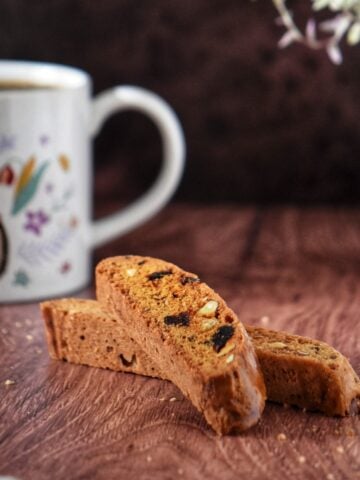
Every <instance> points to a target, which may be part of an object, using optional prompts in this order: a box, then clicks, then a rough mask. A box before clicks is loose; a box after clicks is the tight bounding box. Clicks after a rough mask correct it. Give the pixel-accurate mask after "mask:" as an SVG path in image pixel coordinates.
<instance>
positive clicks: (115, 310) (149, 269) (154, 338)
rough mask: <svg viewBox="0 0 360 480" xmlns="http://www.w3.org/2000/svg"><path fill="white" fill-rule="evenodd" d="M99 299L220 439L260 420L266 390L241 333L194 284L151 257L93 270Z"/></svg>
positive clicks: (219, 303)
mask: <svg viewBox="0 0 360 480" xmlns="http://www.w3.org/2000/svg"><path fill="white" fill-rule="evenodd" d="M96 288H97V297H98V300H99V301H100V302H101V303H102V304H103V306H104V307H105V308H107V309H108V310H109V311H110V312H111V313H112V314H113V315H115V316H116V318H117V319H118V321H119V324H122V325H123V326H124V327H125V328H126V331H127V333H128V335H129V336H130V337H131V338H133V339H134V340H135V341H136V342H137V344H138V346H140V347H141V348H142V349H143V351H144V352H145V353H146V354H147V355H148V356H150V357H151V358H152V360H153V361H154V363H155V365H156V366H157V367H158V369H159V371H160V372H163V374H164V376H166V377H167V378H168V379H170V380H171V381H172V382H173V383H174V384H175V385H177V386H178V387H179V388H180V390H181V391H182V392H183V393H184V395H185V396H187V397H188V398H189V399H190V400H191V401H192V403H193V404H194V405H195V407H197V408H198V410H199V411H200V412H202V413H203V414H204V416H205V418H206V420H207V421H208V423H209V424H210V425H211V426H212V427H213V429H214V430H215V431H216V432H218V433H219V434H224V433H228V432H230V431H234V430H245V429H246V428H249V427H250V426H252V425H254V424H255V423H256V422H257V421H258V420H259V418H260V415H261V413H262V411H263V408H264V404H265V386H264V381H263V377H262V374H261V371H260V370H259V367H258V363H257V358H256V355H255V352H254V348H253V346H252V344H251V341H250V339H249V337H248V335H247V333H246V330H245V328H244V326H243V325H242V324H241V322H240V321H239V320H238V318H237V317H236V315H235V314H234V312H233V311H232V310H230V308H229V307H228V306H227V305H226V304H225V302H224V300H223V299H222V298H221V297H220V296H219V295H217V294H216V293H215V292H214V291H213V290H212V289H211V288H210V287H208V286H207V285H205V284H204V283H202V282H201V281H200V280H199V278H198V277H197V276H196V275H194V274H192V273H188V272H185V271H184V270H181V269H180V268H178V267H177V266H175V265H173V264H171V263H168V262H165V261H163V260H158V259H154V258H150V257H137V256H126V257H113V258H109V259H106V260H103V261H102V262H100V263H99V265H98V266H97V268H96Z"/></svg>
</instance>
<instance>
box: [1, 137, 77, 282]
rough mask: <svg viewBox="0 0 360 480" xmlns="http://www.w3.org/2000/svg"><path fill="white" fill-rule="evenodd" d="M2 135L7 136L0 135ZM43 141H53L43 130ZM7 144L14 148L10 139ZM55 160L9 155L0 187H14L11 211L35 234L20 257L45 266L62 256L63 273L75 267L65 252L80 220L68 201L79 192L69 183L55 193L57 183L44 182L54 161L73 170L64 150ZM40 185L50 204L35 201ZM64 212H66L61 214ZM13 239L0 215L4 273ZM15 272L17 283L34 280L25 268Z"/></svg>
mask: <svg viewBox="0 0 360 480" xmlns="http://www.w3.org/2000/svg"><path fill="white" fill-rule="evenodd" d="M1 138H5V137H1V135H0V139H1ZM39 142H40V144H41V146H42V147H46V145H47V144H48V143H49V142H50V137H49V136H48V135H47V134H42V135H41V136H40V137H39ZM12 145H13V143H12ZM0 146H1V145H0ZM7 146H8V148H10V143H9V142H8V143H7ZM55 161H56V163H55ZM55 161H54V162H51V161H50V160H49V159H46V160H44V161H42V162H41V161H39V160H38V158H37V157H36V156H35V155H31V156H30V157H28V158H27V160H26V161H25V162H23V161H21V159H19V158H18V157H15V156H14V157H11V158H8V159H7V160H6V163H5V164H3V167H2V168H0V187H1V186H4V187H6V188H9V189H10V190H9V195H13V203H12V207H11V210H10V213H11V215H12V216H13V217H17V216H20V221H22V228H23V230H24V232H26V233H27V234H28V235H29V236H32V237H33V238H34V240H33V241H31V240H30V241H29V240H27V239H26V237H24V240H23V241H22V242H21V243H20V245H19V246H18V248H17V255H18V258H19V259H22V261H23V262H24V264H27V265H28V266H30V267H31V268H33V267H44V266H46V265H48V264H51V263H52V262H54V261H55V260H57V261H58V258H59V257H60V267H56V264H55V265H54V268H55V269H59V271H60V273H62V274H67V273H69V272H70V271H71V270H72V264H71V262H70V261H69V260H65V259H64V260H62V261H61V253H62V251H63V250H64V249H65V248H66V246H67V245H68V242H69V240H70V239H71V237H72V236H73V233H74V231H75V229H76V228H77V226H78V223H79V220H78V218H77V216H75V215H74V214H72V213H71V212H69V213H67V212H66V211H67V209H68V202H69V201H70V200H71V198H72V197H73V195H74V193H75V189H74V187H73V186H72V185H65V186H64V189H63V191H62V192H61V193H60V194H59V195H56V196H55V195H54V194H55V187H56V186H55V185H54V183H52V182H51V180H49V178H48V179H47V181H46V182H43V179H45V172H46V171H47V169H48V167H49V166H50V164H51V163H52V164H53V165H56V164H57V165H58V168H60V169H61V170H62V171H63V172H64V174H65V175H67V173H68V172H69V170H70V168H71V161H70V158H69V156H68V155H66V154H64V153H61V154H59V155H58V156H57V157H56V160H55ZM40 189H41V190H42V191H43V192H45V193H46V194H47V195H49V205H46V207H41V208H39V207H38V206H36V203H34V202H33V200H35V199H36V194H37V193H38V191H39V190H40ZM32 205H33V207H32ZM26 207H28V208H26ZM34 207H35V208H34ZM60 212H63V213H62V216H60V217H59V215H60ZM64 212H66V217H67V220H66V219H65V218H63V215H64ZM56 219H58V220H57V223H58V227H57V228H56V229H55V230H54V228H51V229H50V230H49V232H48V234H47V235H46V230H45V229H46V227H47V226H48V225H50V224H51V223H52V222H54V221H55V220H56ZM29 238H30V237H29ZM10 241H11V240H10V239H9V237H8V235H7V233H6V229H5V225H4V224H3V223H2V222H1V216H0V277H1V276H2V275H3V274H4V273H5V271H6V267H7V264H8V256H9V248H10ZM58 265H59V264H58ZM13 275H14V277H13V284H14V285H17V286H20V287H27V285H28V284H29V283H30V282H31V279H30V276H29V274H28V273H27V271H26V269H24V268H20V269H18V270H16V271H14V273H13Z"/></svg>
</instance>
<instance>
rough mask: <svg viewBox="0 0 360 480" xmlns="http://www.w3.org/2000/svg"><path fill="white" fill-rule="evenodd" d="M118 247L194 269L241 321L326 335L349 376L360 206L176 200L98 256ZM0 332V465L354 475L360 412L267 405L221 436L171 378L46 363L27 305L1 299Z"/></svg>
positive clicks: (43, 474) (24, 469) (359, 265)
mask: <svg viewBox="0 0 360 480" xmlns="http://www.w3.org/2000/svg"><path fill="white" fill-rule="evenodd" d="M125 253H138V254H147V255H152V256H159V257H163V258H166V259H168V260H171V261H173V262H175V263H178V264H180V265H181V266H183V267H184V268H186V269H188V270H192V271H195V272H196V273H198V274H199V275H200V276H201V278H202V279H203V280H205V281H206V282H207V283H209V284H210V285H212V286H213V287H214V288H215V289H216V290H218V291H219V293H221V294H222V295H223V296H224V297H225V299H226V300H227V301H228V302H229V304H230V306H231V307H232V308H233V309H234V310H235V311H236V313H238V314H239V316H240V318H241V319H242V320H243V321H244V322H247V323H251V324H260V325H263V326H269V327H272V328H276V329H284V330H288V331H291V332H294V333H298V334H306V335H309V336H313V337H316V338H319V339H321V340H325V341H327V342H329V343H331V344H332V345H334V346H335V347H336V348H337V349H339V350H340V351H341V352H342V353H344V354H345V355H346V356H347V357H349V358H350V361H351V362H352V364H353V366H354V368H355V370H356V371H357V373H360V326H359V325H360V211H358V210H356V209H330V208H317V209H315V208H311V209H295V208H271V209H258V208H251V207H249V208H240V207H238V206H218V207H205V206H191V205H175V206H174V205H173V206H170V207H168V208H167V209H165V210H164V211H163V212H162V213H161V214H160V215H158V216H157V217H156V218H155V219H153V220H152V221H151V222H149V223H148V224H147V225H145V226H143V227H141V228H140V229H138V230H137V231H135V232H133V233H131V234H129V235H127V236H125V237H123V238H121V239H119V240H117V241H116V242H113V243H112V244H110V245H108V246H106V247H105V248H102V249H100V250H98V251H97V252H96V260H98V259H100V258H102V257H104V256H108V255H114V254H125ZM79 295H81V296H83V297H91V296H92V295H93V289H92V288H88V289H86V290H85V291H83V292H80V294H79ZM0 329H1V335H0V398H1V403H0V474H3V475H5V474H7V475H13V476H16V477H17V478H19V479H23V480H27V479H29V480H30V479H31V480H35V479H36V480H42V479H52V480H60V479H61V480H63V479H64V480H65V479H66V480H68V479H71V480H72V479H96V480H100V479H101V480H102V479H104V480H105V479H106V480H111V479H121V478H124V479H154V478H156V479H177V478H178V479H185V478H188V479H206V480H212V479H221V480H227V479H238V478H244V479H247V480H252V479H271V480H277V479H281V480H287V479H289V480H290V479H291V480H294V479H303V478H306V479H309V480H311V479H314V480H315V479H316V480H318V479H326V480H337V479H345V478H346V479H357V478H360V423H359V417H352V418H344V419H339V418H327V417H325V416H323V415H321V414H316V413H307V412H303V411H301V410H297V409H294V408H286V407H284V406H280V405H276V404H270V403H269V404H268V405H267V406H266V409H265V412H264V414H263V416H262V418H261V420H260V422H259V423H258V425H257V426H255V427H254V428H252V429H250V430H248V431H247V432H245V433H243V434H241V435H238V436H225V437H223V438H219V437H217V436H216V435H215V434H214V433H213V432H212V431H211V429H210V428H209V427H208V426H207V425H206V423H205V421H204V419H203V418H202V416H201V415H200V414H199V413H198V412H197V411H196V410H195V408H194V407H193V406H192V405H191V404H190V402H189V401H188V400H186V399H185V398H184V397H183V396H182V395H181V393H180V392H179V391H178V390H177V388H176V387H175V386H173V385H172V384H171V383H169V382H165V381H160V380H156V379H148V378H143V377H140V376H135V375H131V374H122V373H114V372H110V371H107V370H97V369H93V368H88V367H82V366H76V365H71V364H68V363H63V362H57V361H52V360H50V359H49V357H48V355H47V351H46V346H45V343H44V334H43V327H42V320H41V318H40V315H39V310H38V306H37V304H35V303H34V304H27V305H24V304H23V305H4V306H2V307H0ZM7 379H10V380H13V381H14V382H15V383H14V384H13V385H9V386H5V383H4V382H5V381H6V380H7ZM174 398H175V399H176V400H175V401H174V400H173V399H174ZM279 434H284V435H280V436H279Z"/></svg>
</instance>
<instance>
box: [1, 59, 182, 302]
mask: <svg viewBox="0 0 360 480" xmlns="http://www.w3.org/2000/svg"><path fill="white" fill-rule="evenodd" d="M125 109H135V110H139V111H141V112H143V113H145V114H146V115H148V116H149V117H150V118H151V119H152V120H153V121H154V123H155V124H156V125H157V127H158V128H159V130H160V134H161V137H162V141H163V167H162V170H161V172H160V174H159V176H158V178H157V179H156V181H155V183H154V185H153V186H152V187H151V188H150V190H149V191H147V192H146V193H145V194H143V196H142V197H140V198H139V199H138V200H137V201H135V202H134V203H133V204H131V205H130V206H128V207H126V208H125V209H124V210H122V211H121V212H119V213H116V214H114V215H111V216H110V217H108V218H105V219H102V220H100V221H97V222H92V220H91V213H92V202H91V199H92V162H91V150H92V148H91V140H92V138H93V136H94V135H96V134H97V132H98V131H99V129H100V127H101V125H102V124H103V122H104V120H106V118H107V117H108V116H109V115H111V114H112V113H114V112H117V111H120V110H125ZM184 151H185V147H184V137H183V132H182V129H181V126H180V124H179V122H178V120H177V118H176V115H175V114H174V112H173V111H172V109H171V108H170V107H169V106H168V105H167V104H166V103H165V102H164V100H162V99H161V98H160V97H158V96H157V95H155V94H153V93H150V92H148V91H146V90H143V89H141V88H137V87H132V86H121V87H115V88H112V89H110V90H108V91H105V92H103V93H101V94H100V95H98V96H97V97H96V98H95V99H92V98H91V79H90V77H89V75H88V74H86V73H85V72H83V71H81V70H77V69H74V68H71V67H66V66H61V65H53V64H45V63H34V62H16V61H15V62H13V61H0V302H13V301H20V300H21V301H25V300H34V299H40V298H46V297H52V296H60V295H65V294H68V293H70V292H72V291H76V290H78V289H80V288H81V287H83V286H85V285H87V284H88V282H89V281H90V278H91V272H90V267H91V251H92V249H93V248H94V247H96V246H98V245H101V244H103V243H104V242H106V241H108V240H110V239H112V238H114V237H116V236H118V235H121V234H123V233H125V232H128V231H129V230H131V229H133V228H135V227H136V226H138V225H140V224H141V223H143V222H144V221H146V220H147V219H149V218H150V217H151V216H152V215H154V214H155V213H156V212H158V211H159V210H160V209H161V208H162V207H163V206H164V204H165V203H166V202H167V201H168V199H169V198H170V196H171V195H172V193H173V192H174V190H175V189H176V187H177V185H178V182H179V179H180V177H181V174H182V171H183V165H184Z"/></svg>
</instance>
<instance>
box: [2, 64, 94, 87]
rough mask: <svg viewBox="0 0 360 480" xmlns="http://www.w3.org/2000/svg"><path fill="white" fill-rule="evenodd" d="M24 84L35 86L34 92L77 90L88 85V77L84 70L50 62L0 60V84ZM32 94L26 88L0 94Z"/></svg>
mask: <svg viewBox="0 0 360 480" xmlns="http://www.w3.org/2000/svg"><path fill="white" fill-rule="evenodd" d="M4 81H5V82H14V83H15V82H20V83H21V82H24V83H27V82H29V83H33V84H36V91H42V90H43V91H44V90H49V88H54V89H56V90H63V89H77V88H82V87H85V86H87V85H89V84H90V81H91V79H90V76H89V74H88V73H86V72H85V71H84V70H81V69H79V68H76V67H72V66H69V65H62V64H58V63H50V62H37V61H29V60H1V59H0V83H1V82H4ZM30 91H31V92H32V93H34V89H33V88H31V87H30V86H29V87H28V88H26V86H25V87H21V88H16V86H15V87H14V88H3V89H1V90H0V95H1V93H9V92H16V93H22V92H24V93H28V92H30Z"/></svg>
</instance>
